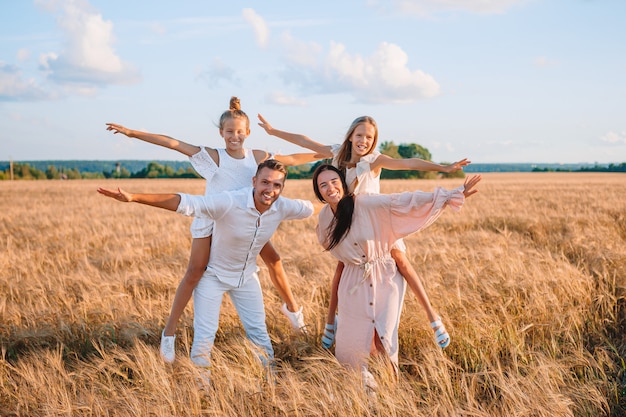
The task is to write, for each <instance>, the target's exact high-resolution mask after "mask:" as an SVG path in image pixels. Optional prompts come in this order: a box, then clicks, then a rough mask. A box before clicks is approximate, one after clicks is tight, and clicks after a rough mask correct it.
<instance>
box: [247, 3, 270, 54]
mask: <svg viewBox="0 0 626 417" xmlns="http://www.w3.org/2000/svg"><path fill="white" fill-rule="evenodd" d="M242 15H243V18H244V19H245V20H246V21H247V22H248V23H250V25H251V26H252V29H254V34H255V35H256V42H257V44H258V45H259V46H260V47H261V48H265V47H267V43H268V41H269V37H270V31H269V28H268V27H267V24H266V23H265V20H264V19H263V18H262V17H261V16H259V15H258V14H257V13H256V12H255V11H254V10H253V9H243V11H242Z"/></svg>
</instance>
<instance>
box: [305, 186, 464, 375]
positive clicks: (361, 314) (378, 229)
mask: <svg viewBox="0 0 626 417" xmlns="http://www.w3.org/2000/svg"><path fill="white" fill-rule="evenodd" d="M464 200H465V197H464V196H463V186H461V187H459V188H457V189H455V190H452V191H449V190H446V189H444V188H441V187H438V188H437V189H435V191H434V192H432V193H426V192H422V191H416V192H405V193H397V194H383V195H380V194H362V195H357V196H355V205H354V215H353V218H352V226H351V228H350V230H349V231H348V233H347V234H346V235H345V237H344V239H343V240H342V241H341V242H339V244H338V245H337V246H335V247H334V248H333V249H332V250H331V251H330V252H331V253H332V255H333V256H334V257H335V258H337V259H338V260H339V261H341V262H343V263H344V269H343V273H342V275H341V280H340V283H339V290H338V299H339V304H338V311H339V320H338V328H337V333H336V340H335V343H336V345H335V356H336V357H337V360H338V361H339V362H340V363H343V364H347V365H349V366H351V367H353V368H355V369H359V367H363V366H366V365H367V358H368V357H369V352H370V346H371V343H372V339H373V337H374V330H376V331H377V332H378V335H379V337H380V340H381V342H382V344H383V346H384V347H385V350H386V351H387V353H388V355H389V357H390V359H391V360H392V361H393V362H394V363H395V364H397V363H398V324H399V322H400V312H401V311H402V304H403V301H404V293H405V291H406V282H405V280H404V278H402V276H401V275H400V273H399V272H398V270H397V267H396V263H395V261H394V260H393V258H392V257H391V247H392V246H393V244H394V243H395V242H396V241H397V240H398V239H400V238H402V237H404V236H408V235H410V234H411V233H415V232H417V231H419V230H421V229H423V228H425V227H427V226H429V225H430V224H431V223H433V222H434V221H435V220H436V219H437V218H438V217H439V215H440V214H441V213H442V210H443V209H444V208H445V206H446V205H449V206H450V207H451V208H452V209H453V210H455V211H458V210H460V208H461V206H462V205H463V202H464ZM332 219H333V212H332V210H331V208H330V206H328V205H326V206H324V208H322V210H321V211H320V214H319V222H318V225H317V229H316V232H317V237H318V240H319V242H320V244H322V246H324V247H326V246H327V245H326V244H325V240H326V234H327V229H328V226H329V225H330V223H331V221H332Z"/></svg>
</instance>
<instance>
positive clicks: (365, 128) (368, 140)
mask: <svg viewBox="0 0 626 417" xmlns="http://www.w3.org/2000/svg"><path fill="white" fill-rule="evenodd" d="M375 137H376V127H374V126H373V125H372V124H371V123H361V124H359V125H357V127H356V128H355V129H354V132H352V136H350V142H352V156H353V157H355V158H361V157H362V156H365V155H368V154H370V153H371V152H372V150H373V149H372V147H373V146H374V138H375ZM353 162H356V161H353Z"/></svg>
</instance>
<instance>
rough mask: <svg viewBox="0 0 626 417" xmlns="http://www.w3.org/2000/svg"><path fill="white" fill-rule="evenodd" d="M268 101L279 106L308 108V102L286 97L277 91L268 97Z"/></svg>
mask: <svg viewBox="0 0 626 417" xmlns="http://www.w3.org/2000/svg"><path fill="white" fill-rule="evenodd" d="M266 100H267V102H268V103H272V104H278V105H280V106H297V107H306V106H307V102H306V101H305V100H303V99H300V98H296V97H289V96H287V95H285V94H284V93H283V92H279V91H275V92H273V93H270V94H268V95H266Z"/></svg>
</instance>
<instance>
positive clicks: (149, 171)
mask: <svg viewBox="0 0 626 417" xmlns="http://www.w3.org/2000/svg"><path fill="white" fill-rule="evenodd" d="M379 150H380V152H381V153H382V154H385V155H388V156H390V157H392V158H421V159H424V160H426V161H431V160H432V155H431V153H430V152H429V151H428V149H426V148H424V147H423V146H421V145H417V144H415V143H409V144H399V145H396V144H395V143H394V142H382V143H381V144H380V146H379ZM324 162H330V161H329V160H324V161H318V162H316V163H314V164H305V165H300V166H295V167H288V177H289V178H292V179H305V178H311V177H312V176H313V172H314V171H315V168H317V166H318V165H319V164H321V163H324ZM46 164H47V165H46ZM442 164H446V162H442ZM487 165H489V166H487ZM491 165H493V166H491ZM131 170H134V172H131ZM464 171H466V172H489V171H502V172H516V171H532V172H626V162H623V163H621V164H609V165H608V166H601V165H597V164H596V165H593V166H591V165H589V166H574V165H565V166H559V165H558V164H552V165H549V166H545V167H538V166H535V165H531V164H472V165H470V166H468V167H467V168H466V169H465V170H464ZM464 171H457V172H455V173H452V174H446V173H436V172H422V171H410V170H409V171H390V170H385V169H383V171H382V174H381V178H383V179H411V178H413V179H415V178H420V179H427V178H436V177H437V176H443V177H461V178H462V177H464V176H465V172H464ZM105 178H201V177H200V176H199V175H198V173H197V172H196V171H195V170H194V169H193V168H192V167H191V164H190V163H189V162H187V161H158V162H157V161H152V162H149V163H148V164H147V165H146V163H145V161H137V160H129V161H123V162H111V161H32V162H30V163H29V162H23V163H19V162H15V163H13V179H19V180H45V179H49V180H58V179H67V180H76V179H105ZM9 179H11V169H10V166H9V163H8V162H7V163H0V180H9Z"/></svg>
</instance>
